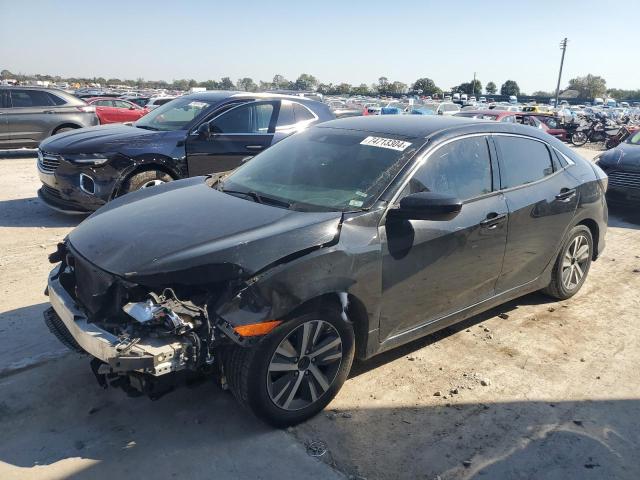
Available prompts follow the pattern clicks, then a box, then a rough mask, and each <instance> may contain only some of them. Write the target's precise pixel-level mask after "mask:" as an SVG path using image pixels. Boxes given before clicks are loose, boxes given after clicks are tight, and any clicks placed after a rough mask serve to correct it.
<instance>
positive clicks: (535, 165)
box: [494, 135, 553, 188]
mask: <svg viewBox="0 0 640 480" xmlns="http://www.w3.org/2000/svg"><path fill="white" fill-rule="evenodd" d="M494 138H495V141H496V143H497V145H498V148H499V150H500V179H501V184H502V188H512V187H518V186H520V185H526V184H528V183H533V182H536V181H538V180H541V179H542V178H544V177H546V176H548V175H551V174H552V173H553V166H552V163H551V155H550V154H549V149H548V148H547V147H546V145H545V144H544V143H542V142H538V141H536V140H529V139H527V138H522V137H512V136H505V135H496V136H495V137H494Z"/></svg>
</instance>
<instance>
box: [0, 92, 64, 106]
mask: <svg viewBox="0 0 640 480" xmlns="http://www.w3.org/2000/svg"><path fill="white" fill-rule="evenodd" d="M55 99H58V97H54V96H53V95H51V94H49V93H48V92H43V91H42V90H11V102H12V104H13V108H27V107H53V106H55V105H59V103H57V102H56V100H55ZM58 100H60V99H58Z"/></svg>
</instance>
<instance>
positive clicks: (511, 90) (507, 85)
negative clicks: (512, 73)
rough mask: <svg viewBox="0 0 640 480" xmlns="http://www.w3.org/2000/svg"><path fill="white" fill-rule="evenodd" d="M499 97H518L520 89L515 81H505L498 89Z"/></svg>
mask: <svg viewBox="0 0 640 480" xmlns="http://www.w3.org/2000/svg"><path fill="white" fill-rule="evenodd" d="M500 95H515V96H518V95H520V87H519V86H518V84H517V83H516V81H515V80H507V81H506V82H504V83H503V84H502V86H501V87H500Z"/></svg>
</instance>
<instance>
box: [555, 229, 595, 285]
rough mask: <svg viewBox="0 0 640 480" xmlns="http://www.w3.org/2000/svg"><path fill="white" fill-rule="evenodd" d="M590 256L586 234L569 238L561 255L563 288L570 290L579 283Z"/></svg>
mask: <svg viewBox="0 0 640 480" xmlns="http://www.w3.org/2000/svg"><path fill="white" fill-rule="evenodd" d="M590 257H591V247H590V246H589V240H588V239H587V237H586V236H584V235H578V236H576V237H575V238H574V239H573V240H571V243H569V245H568V246H567V248H566V249H565V251H564V256H563V257H562V285H563V286H564V288H566V289H567V290H569V291H572V290H575V289H576V288H577V287H578V286H579V285H580V283H581V282H582V280H583V278H584V275H585V273H586V266H587V264H588V262H589V258H590Z"/></svg>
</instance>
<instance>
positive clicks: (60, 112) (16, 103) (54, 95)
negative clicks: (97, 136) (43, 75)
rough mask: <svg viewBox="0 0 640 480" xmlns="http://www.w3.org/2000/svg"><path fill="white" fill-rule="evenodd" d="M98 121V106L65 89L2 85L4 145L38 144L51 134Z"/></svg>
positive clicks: (0, 115) (0, 119) (0, 104)
mask: <svg viewBox="0 0 640 480" xmlns="http://www.w3.org/2000/svg"><path fill="white" fill-rule="evenodd" d="M98 124H99V122H98V117H97V116H96V109H95V107H94V106H91V105H87V104H86V103H85V102H84V101H82V100H80V99H79V98H76V97H74V96H73V95H70V94H68V93H66V92H63V91H62V90H56V89H48V88H33V87H9V86H0V148H19V147H36V146H38V144H39V143H40V142H41V141H42V140H44V139H45V138H47V137H50V136H51V135H55V134H57V133H61V132H66V131H68V130H73V129H74V128H81V127H91V126H94V125H98Z"/></svg>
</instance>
